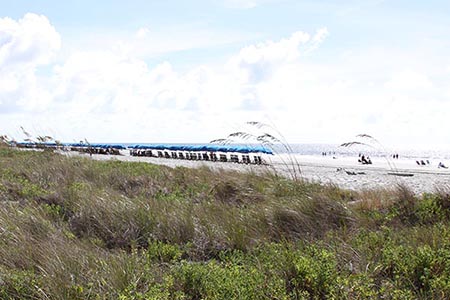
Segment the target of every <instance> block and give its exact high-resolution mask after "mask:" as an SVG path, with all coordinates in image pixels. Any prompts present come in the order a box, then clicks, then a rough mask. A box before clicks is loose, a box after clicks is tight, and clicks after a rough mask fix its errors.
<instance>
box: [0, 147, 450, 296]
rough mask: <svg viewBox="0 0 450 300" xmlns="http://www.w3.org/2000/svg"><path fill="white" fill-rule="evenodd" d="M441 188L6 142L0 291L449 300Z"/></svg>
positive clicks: (0, 150)
mask: <svg viewBox="0 0 450 300" xmlns="http://www.w3.org/2000/svg"><path fill="white" fill-rule="evenodd" d="M449 194H450V189H447V188H445V187H443V188H441V189H440V190H439V191H436V193H432V194H423V195H416V194H413V193H411V192H410V191H409V190H408V189H407V188H405V187H403V186H399V187H397V188H394V189H392V190H382V191H381V190H377V191H360V192H357V191H347V190H342V189H340V188H338V187H336V186H333V185H319V184H316V183H310V182H308V181H306V180H301V181H299V180H291V179H287V178H283V177H281V176H276V174H273V173H268V174H253V173H242V172H233V171H226V170H212V169H209V168H207V167H202V168H198V169H190V168H184V167H177V168H169V167H165V166H156V165H152V164H148V163H142V162H123V161H115V160H112V161H96V160H91V159H89V158H83V157H67V156H63V155H59V154H57V153H53V152H50V151H18V150H15V149H12V148H10V147H7V146H5V145H3V146H0V298H2V299H373V298H382V299H446V298H449V297H450V281H449V278H450V226H449V225H450V223H449V221H450V204H449V203H450V201H449V199H450V197H449Z"/></svg>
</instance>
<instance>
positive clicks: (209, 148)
mask: <svg viewBox="0 0 450 300" xmlns="http://www.w3.org/2000/svg"><path fill="white" fill-rule="evenodd" d="M18 145H21V146H33V145H37V144H36V143H32V142H22V143H18ZM39 145H44V146H46V147H57V146H68V147H81V148H82V147H92V148H102V149H109V148H113V149H119V150H124V149H127V148H128V149H136V150H169V151H203V152H236V153H264V154H273V151H272V150H271V149H268V148H266V147H263V146H241V145H214V144H206V145H170V144H155V145H139V144H138V145H132V146H124V145H121V144H85V143H62V144H57V143H41V144H39Z"/></svg>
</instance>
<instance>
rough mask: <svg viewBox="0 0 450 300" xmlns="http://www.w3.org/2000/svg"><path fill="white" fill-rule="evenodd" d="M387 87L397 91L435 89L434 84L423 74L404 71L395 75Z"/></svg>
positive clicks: (387, 83)
mask: <svg viewBox="0 0 450 300" xmlns="http://www.w3.org/2000/svg"><path fill="white" fill-rule="evenodd" d="M385 86H386V87H387V88H390V89H397V90H418V89H420V90H424V89H425V90H427V89H430V88H432V87H433V83H432V82H431V80H430V79H429V78H428V77H427V76H426V75H424V74H422V73H419V72H416V71H412V70H404V71H401V72H396V73H395V74H393V75H392V77H391V79H390V80H389V81H388V82H386V84H385Z"/></svg>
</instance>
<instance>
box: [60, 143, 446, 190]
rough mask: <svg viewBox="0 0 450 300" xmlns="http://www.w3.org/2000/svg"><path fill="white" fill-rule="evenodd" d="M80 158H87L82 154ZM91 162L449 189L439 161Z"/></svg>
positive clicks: (346, 184) (353, 185)
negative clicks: (298, 172)
mask: <svg viewBox="0 0 450 300" xmlns="http://www.w3.org/2000/svg"><path fill="white" fill-rule="evenodd" d="M69 153H70V154H69V155H74V153H73V152H69ZM81 155H83V156H87V157H88V155H86V154H81ZM92 158H93V159H98V160H109V159H116V160H123V161H141V162H148V163H153V164H159V165H166V166H169V167H177V166H183V167H188V168H197V167H201V166H207V167H209V168H212V169H227V170H236V171H243V172H248V171H252V172H264V171H267V170H275V171H276V172H278V173H279V174H282V175H284V176H290V175H291V174H292V172H293V171H292V170H293V167H294V166H295V165H297V166H299V167H300V170H301V176H302V177H303V178H305V179H307V180H312V181H315V182H321V183H325V184H336V185H337V186H339V187H341V188H344V189H351V190H364V189H379V188H392V187H395V186H396V185H399V184H402V185H405V186H407V187H409V188H410V189H411V190H412V191H414V192H415V193H418V194H419V193H424V192H433V191H436V189H437V188H443V187H450V169H444V168H438V163H439V161H430V164H429V165H428V164H427V165H425V166H419V165H417V163H416V161H415V160H412V159H397V160H392V159H390V160H387V159H385V158H380V157H375V158H372V162H373V164H371V165H362V164H361V163H358V158H357V157H334V158H333V157H331V156H325V157H324V156H308V155H295V156H289V155H273V156H264V159H265V160H266V161H267V162H268V165H244V164H236V163H230V162H227V163H223V162H208V161H190V160H179V159H165V158H155V157H133V156H130V155H127V154H125V152H124V155H120V156H114V155H93V156H92ZM443 163H444V164H445V165H448V162H446V161H443ZM346 171H347V172H346ZM392 172H398V173H402V174H404V173H407V174H412V175H413V176H411V177H402V176H394V175H390V174H388V173H392ZM349 174H355V175H349Z"/></svg>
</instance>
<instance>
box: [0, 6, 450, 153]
mask: <svg viewBox="0 0 450 300" xmlns="http://www.w3.org/2000/svg"><path fill="white" fill-rule="evenodd" d="M0 8H1V9H0V71H1V72H0V74H1V75H0V115H1V118H0V130H1V131H2V132H1V133H6V134H9V135H10V136H13V137H16V138H18V139H20V137H21V136H20V130H19V127H20V126H24V127H26V128H28V130H29V131H32V132H34V133H35V134H36V135H37V134H52V135H54V136H55V137H56V138H58V139H61V140H66V141H70V140H79V139H83V138H87V139H89V140H92V141H104V142H113V141H123V142H207V141H209V140H212V139H215V138H218V137H223V136H225V135H227V134H228V133H230V132H232V131H234V130H240V129H241V128H242V126H243V125H242V124H244V123H245V122H246V121H251V120H259V121H262V122H271V123H273V124H274V125H275V126H277V128H278V129H279V130H280V131H282V132H283V133H284V135H285V136H286V138H287V139H288V140H289V141H292V142H300V143H301V142H306V143H309V142H319V143H320V142H323V143H340V142H342V141H346V140H348V139H349V138H352V137H353V136H354V135H356V134H359V133H361V132H364V133H369V134H372V135H375V136H377V137H378V139H380V140H382V141H384V142H385V143H387V144H389V145H392V146H394V147H396V146H430V145H436V146H443V147H445V146H447V145H448V144H449V143H450V136H449V135H448V132H449V131H450V121H448V118H447V114H448V112H449V109H450V84H449V83H450V57H449V55H448V53H450V39H449V38H448V37H449V36H450V18H448V16H449V15H450V4H449V3H448V2H447V1H393V0H392V1H390V0H384V1H383V0H360V1H337V0H335V1H302V0H297V1H290V0H243V1H237V0H208V1H206V0H205V1H175V0H169V1H143V0H142V1H135V0H130V1H84V0H81V1H72V2H71V3H67V2H63V1H50V0H46V1H31V0H30V1H20V0H18V1H0ZM112 128H114V129H113V130H112Z"/></svg>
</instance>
